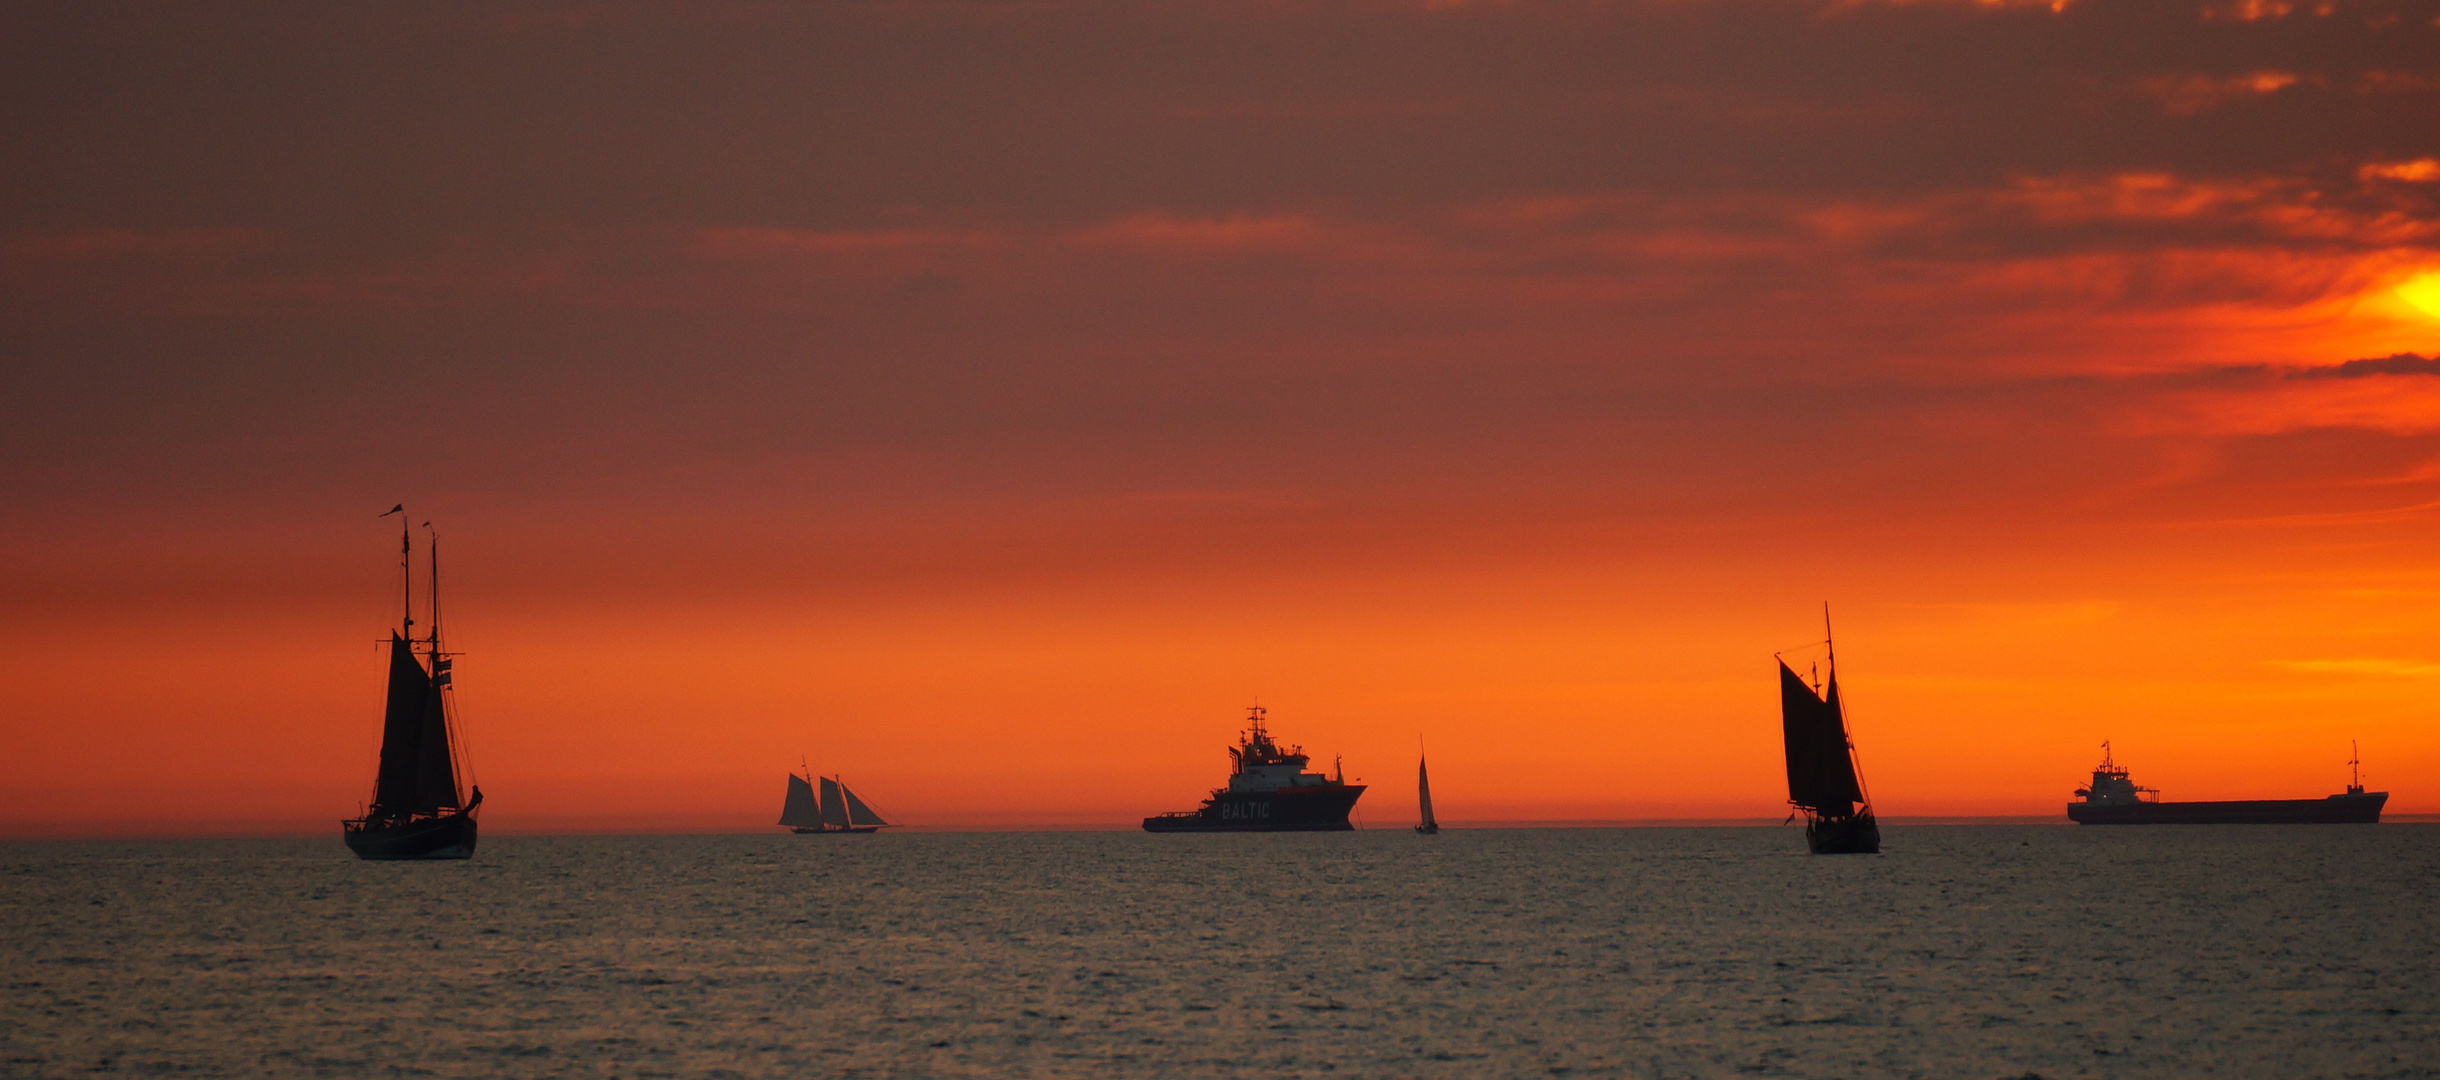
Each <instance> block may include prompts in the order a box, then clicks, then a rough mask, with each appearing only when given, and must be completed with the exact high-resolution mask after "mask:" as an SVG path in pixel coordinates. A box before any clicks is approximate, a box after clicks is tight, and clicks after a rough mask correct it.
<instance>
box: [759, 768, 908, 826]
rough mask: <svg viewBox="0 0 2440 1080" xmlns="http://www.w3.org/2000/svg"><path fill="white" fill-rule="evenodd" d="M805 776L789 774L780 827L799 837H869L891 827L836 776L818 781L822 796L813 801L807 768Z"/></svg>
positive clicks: (780, 811) (782, 804)
mask: <svg viewBox="0 0 2440 1080" xmlns="http://www.w3.org/2000/svg"><path fill="white" fill-rule="evenodd" d="M805 772H806V775H805V776H798V775H797V774H795V773H789V774H788V800H787V801H786V802H784V803H781V804H780V810H779V823H780V824H782V825H785V826H787V827H788V828H789V829H791V830H793V831H795V832H796V833H798V834H799V835H802V834H805V833H868V832H872V831H874V830H876V829H886V828H889V827H890V823H889V822H887V821H883V820H881V815H879V814H876V813H874V812H873V808H872V807H869V806H866V805H864V800H862V799H859V798H857V797H856V793H855V791H854V790H853V789H851V788H849V787H848V786H847V784H846V782H845V781H842V780H840V779H839V778H837V777H835V776H824V777H819V778H818V779H819V780H820V782H821V785H822V795H821V798H819V799H816V798H815V797H814V794H813V784H812V783H811V782H809V781H808V779H807V778H808V777H810V776H812V773H813V770H812V769H810V768H809V769H806V770H805Z"/></svg>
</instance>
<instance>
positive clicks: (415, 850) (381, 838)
mask: <svg viewBox="0 0 2440 1080" xmlns="http://www.w3.org/2000/svg"><path fill="white" fill-rule="evenodd" d="M340 836H341V838H343V839H345V840H346V841H347V849H348V850H349V851H353V852H355V853H356V857H357V858H359V859H364V860H367V861H374V862H391V861H399V860H406V859H471V858H473V857H474V842H475V824H474V817H473V815H471V814H465V813H456V814H449V815H445V816H442V817H436V818H423V819H420V820H416V821H410V822H406V823H404V824H376V823H372V822H366V821H349V822H343V823H341V825H340Z"/></svg>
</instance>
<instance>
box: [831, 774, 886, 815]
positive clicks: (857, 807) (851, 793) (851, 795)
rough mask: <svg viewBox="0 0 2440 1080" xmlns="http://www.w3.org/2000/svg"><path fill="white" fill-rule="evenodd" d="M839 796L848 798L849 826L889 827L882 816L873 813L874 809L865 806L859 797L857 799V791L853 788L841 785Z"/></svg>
mask: <svg viewBox="0 0 2440 1080" xmlns="http://www.w3.org/2000/svg"><path fill="white" fill-rule="evenodd" d="M839 794H841V795H844V796H846V797H847V823H848V824H850V825H887V824H889V822H886V821H883V820H881V815H879V814H876V813H873V808H872V807H869V806H866V805H864V800H862V799H859V798H857V797H856V789H854V788H851V787H849V786H847V785H845V784H841V785H839Z"/></svg>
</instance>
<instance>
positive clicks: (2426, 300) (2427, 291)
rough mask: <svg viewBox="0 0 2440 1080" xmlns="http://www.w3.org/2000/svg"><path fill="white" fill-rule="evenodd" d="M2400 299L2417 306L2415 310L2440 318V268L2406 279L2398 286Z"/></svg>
mask: <svg viewBox="0 0 2440 1080" xmlns="http://www.w3.org/2000/svg"><path fill="white" fill-rule="evenodd" d="M2398 299H2400V300H2404V301H2406V302H2407V303H2409V304H2412V305H2414V306H2415V310H2417V311H2421V312H2422V313H2424V314H2426V315H2429V316H2431V317H2432V318H2435V319H2440V270H2426V271H2424V272H2422V273H2420V274H2416V275H2415V276H2413V277H2411V278H2408V279H2406V283H2405V284H2403V285H2400V286H2398Z"/></svg>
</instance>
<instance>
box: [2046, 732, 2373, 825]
mask: <svg viewBox="0 0 2440 1080" xmlns="http://www.w3.org/2000/svg"><path fill="white" fill-rule="evenodd" d="M2357 757H2358V760H2353V761H2349V762H2348V763H2347V764H2348V766H2349V769H2350V771H2349V775H2348V784H2347V790H2346V791H2345V792H2344V793H2343V794H2338V795H2331V796H2329V797H2327V798H2320V799H2246V800H2238V801H2230V802H2162V801H2160V792H2159V791H2158V790H2157V789H2154V788H2148V787H2139V786H2137V785H2136V783H2135V781H2133V780H2132V779H2129V778H2128V776H2127V769H2126V766H2124V765H2120V764H2118V763H2117V762H2116V761H2114V760H2112V759H2111V757H2110V744H2108V743H2106V742H2105V743H2102V744H2101V764H2100V765H2098V766H2095V767H2094V769H2093V782H2092V783H2091V784H2090V785H2088V786H2086V787H2080V788H2077V789H2076V797H2077V798H2079V799H2081V800H2083V801H2081V802H2071V803H2068V804H2067V816H2068V817H2069V818H2070V819H2071V820H2073V821H2075V822H2076V823H2077V824H2079V825H2374V824H2378V823H2379V822H2380V820H2381V807H2382V806H2383V805H2385V804H2387V803H2388V802H2389V793H2388V792H2386V791H2365V790H2364V773H2363V762H2362V761H2361V755H2358V756H2357Z"/></svg>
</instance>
